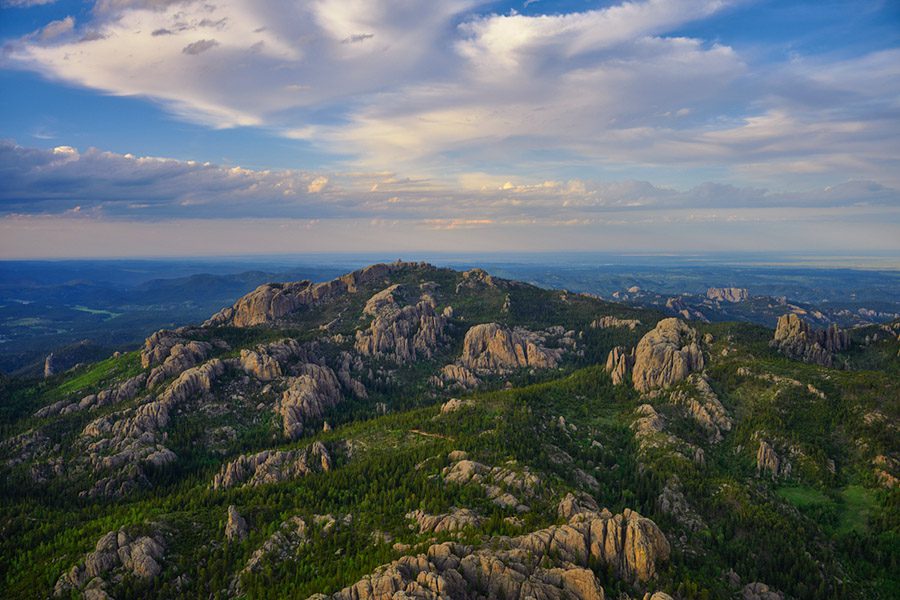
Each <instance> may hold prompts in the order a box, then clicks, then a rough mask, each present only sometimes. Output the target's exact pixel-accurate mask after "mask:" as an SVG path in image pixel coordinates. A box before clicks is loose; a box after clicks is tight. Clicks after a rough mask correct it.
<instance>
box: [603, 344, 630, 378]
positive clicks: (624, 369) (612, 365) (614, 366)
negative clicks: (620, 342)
mask: <svg viewBox="0 0 900 600" xmlns="http://www.w3.org/2000/svg"><path fill="white" fill-rule="evenodd" d="M633 367H634V348H632V349H631V352H628V351H626V350H625V346H616V347H615V348H613V349H612V350H610V351H609V356H607V357H606V372H607V373H609V376H610V378H611V379H612V382H613V385H620V384H622V383H625V382H626V381H627V380H628V375H629V374H630V373H631V369H632V368H633Z"/></svg>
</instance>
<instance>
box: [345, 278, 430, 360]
mask: <svg viewBox="0 0 900 600" xmlns="http://www.w3.org/2000/svg"><path fill="white" fill-rule="evenodd" d="M401 292H402V290H401V288H400V286H398V285H392V286H390V287H389V288H387V289H385V290H382V291H380V292H378V293H377V294H375V295H374V296H372V297H371V298H370V299H369V301H368V302H367V303H366V307H365V309H364V312H366V314H370V315H374V316H375V318H374V319H373V320H372V322H371V323H370V324H369V327H368V329H366V330H364V331H358V332H357V333H356V344H355V348H356V350H357V352H359V353H360V354H361V355H363V356H372V357H376V358H388V359H390V360H392V361H393V362H395V363H397V364H406V363H409V362H412V361H415V360H418V359H429V358H431V357H432V356H434V354H435V352H437V351H438V350H440V348H441V347H442V346H443V345H444V344H445V343H446V342H447V341H448V337H447V331H446V330H447V323H448V318H447V317H446V316H444V315H443V314H440V313H438V312H436V309H437V303H436V302H435V300H434V298H433V297H432V296H431V295H430V294H428V293H424V294H422V296H421V297H420V298H419V299H418V301H417V302H416V303H415V304H407V305H406V306H401V305H400V303H399V301H400V300H401V299H402V296H401Z"/></svg>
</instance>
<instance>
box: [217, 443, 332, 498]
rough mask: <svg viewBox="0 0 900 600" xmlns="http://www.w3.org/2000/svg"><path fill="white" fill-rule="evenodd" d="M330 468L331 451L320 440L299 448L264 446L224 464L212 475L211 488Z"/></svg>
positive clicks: (258, 482) (284, 478)
mask: <svg viewBox="0 0 900 600" xmlns="http://www.w3.org/2000/svg"><path fill="white" fill-rule="evenodd" d="M331 468H332V460H331V454H330V453H329V452H328V449H327V448H326V447H325V445H324V444H323V443H322V442H313V443H312V444H310V445H309V446H307V447H306V448H303V449H302V450H263V451H262V452H257V453H256V454H250V455H245V454H242V455H241V456H239V457H237V458H236V459H235V460H233V461H231V462H229V463H227V464H226V465H224V466H223V467H222V468H221V469H220V470H219V472H218V473H217V474H216V475H215V477H214V478H213V482H212V488H213V489H214V490H221V489H227V488H230V487H235V486H239V485H241V486H251V487H253V486H257V485H263V484H267V483H278V482H280V481H288V480H291V479H298V478H300V477H305V476H307V475H309V474H311V473H318V472H323V471H330V470H331Z"/></svg>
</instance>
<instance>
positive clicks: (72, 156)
mask: <svg viewBox="0 0 900 600" xmlns="http://www.w3.org/2000/svg"><path fill="white" fill-rule="evenodd" d="M0 179H2V180H3V182H4V185H3V187H2V188H0V215H12V214H41V215H61V214H65V213H66V212H67V211H71V210H73V209H74V208H75V207H80V209H79V210H80V211H81V212H83V213H86V214H91V215H95V216H97V217H98V218H104V219H133V220H171V219H210V218H217V219H246V218H250V217H270V218H292V219H333V220H350V219H362V218H376V219H384V220H398V221H421V222H422V223H426V224H427V226H428V227H429V228H431V229H463V228H466V229H468V228H473V227H478V228H485V227H493V226H500V225H511V224H517V223H519V224H521V223H530V224H534V225H540V224H544V225H547V226H558V225H560V224H563V223H565V224H569V225H575V224H586V223H599V222H606V221H608V220H609V219H610V218H611V217H610V215H617V216H618V217H617V218H623V216H625V215H627V218H628V219H629V220H630V221H634V220H636V219H645V220H646V219H650V220H652V221H654V222H655V221H656V220H658V218H659V215H660V214H663V213H666V214H668V215H669V218H674V217H677V218H679V219H683V218H684V216H685V215H687V214H690V213H693V212H696V211H698V210H699V211H701V214H707V215H712V216H713V217H715V218H716V219H719V218H721V217H718V216H716V215H717V214H718V213H716V211H729V210H744V211H756V212H755V213H754V214H756V215H757V216H759V217H764V216H765V215H768V214H770V213H771V210H773V209H785V208H794V209H797V210H811V211H815V210H826V209H838V210H844V209H851V208H857V209H863V208H864V209H866V210H872V211H876V212H878V211H881V212H883V213H886V214H893V212H892V211H894V212H896V211H897V210H900V192H898V190H896V189H894V188H890V187H887V186H884V185H881V184H879V183H876V182H872V181H856V180H854V181H846V182H842V183H839V184H836V185H833V186H829V187H826V188H813V189H808V190H804V191H798V192H790V193H788V192H778V191H770V190H767V189H764V188H751V187H738V186H734V185H730V184H722V183H709V182H707V183H702V184H700V185H697V186H694V187H691V188H686V189H677V188H673V187H668V186H660V185H654V184H652V183H649V182H646V181H634V180H622V181H598V180H581V179H573V180H568V181H557V180H546V181H540V180H539V181H518V180H504V179H501V178H492V177H490V176H487V175H484V174H472V175H466V176H464V177H461V178H460V180H459V181H458V182H457V183H452V184H451V183H446V182H443V181H438V180H431V179H417V178H409V177H399V176H397V175H396V174H394V173H390V172H387V173H386V172H343V173H341V172H337V173H330V174H328V175H325V174H322V173H316V172H308V171H299V170H255V169H246V168H242V167H237V166H220V165H213V164H210V163H199V162H195V161H180V160H175V159H170V158H159V157H139V156H134V155H131V154H116V153H112V152H103V151H101V150H97V149H93V148H90V149H87V150H84V151H79V150H78V149H77V148H74V147H71V146H57V147H55V148H53V149H51V150H39V149H34V148H25V147H21V146H18V145H16V144H14V143H12V142H9V141H6V142H0Z"/></svg>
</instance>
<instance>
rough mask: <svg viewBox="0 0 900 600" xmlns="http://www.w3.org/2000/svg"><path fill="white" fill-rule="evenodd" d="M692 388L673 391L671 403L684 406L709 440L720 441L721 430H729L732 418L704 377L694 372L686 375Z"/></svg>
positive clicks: (732, 423) (732, 421) (732, 422)
mask: <svg viewBox="0 0 900 600" xmlns="http://www.w3.org/2000/svg"><path fill="white" fill-rule="evenodd" d="M688 381H689V383H690V384H691V387H692V388H693V389H691V390H689V391H684V390H678V391H676V392H673V393H672V395H671V400H672V402H673V403H675V404H678V405H681V406H684V407H685V409H687V411H688V413H689V414H690V415H691V418H693V419H694V421H696V422H697V424H699V425H700V426H701V427H702V428H703V429H704V430H705V431H706V433H707V435H708V436H709V439H710V441H711V442H713V443H716V442H720V441H722V434H723V432H728V431H731V428H732V426H733V425H734V420H733V419H732V418H731V416H729V414H728V412H727V411H726V410H725V407H724V406H722V403H721V402H720V401H719V398H718V396H716V393H715V392H714V391H713V389H712V388H711V387H710V386H709V382H708V381H707V380H706V378H705V377H703V376H702V375H699V374H697V373H694V374H692V375H690V376H689V377H688Z"/></svg>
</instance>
